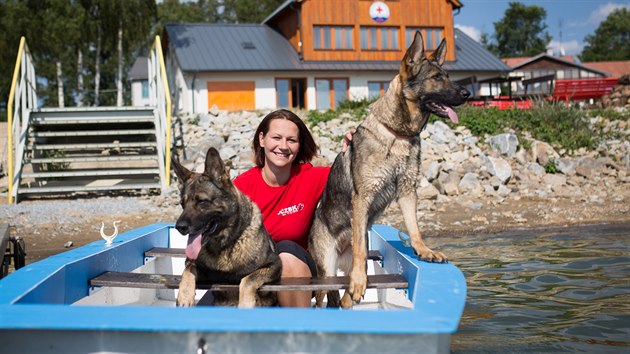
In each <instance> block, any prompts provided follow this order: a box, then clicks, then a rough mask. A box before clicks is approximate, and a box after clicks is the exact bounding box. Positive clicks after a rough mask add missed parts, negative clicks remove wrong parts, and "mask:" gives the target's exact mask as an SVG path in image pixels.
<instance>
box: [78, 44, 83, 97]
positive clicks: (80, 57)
mask: <svg viewBox="0 0 630 354" xmlns="http://www.w3.org/2000/svg"><path fill="white" fill-rule="evenodd" d="M77 107H83V52H82V51H81V48H79V49H77Z"/></svg>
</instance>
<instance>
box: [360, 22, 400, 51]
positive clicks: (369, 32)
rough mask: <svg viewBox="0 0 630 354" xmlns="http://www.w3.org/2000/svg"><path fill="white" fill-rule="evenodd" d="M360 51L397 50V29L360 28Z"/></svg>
mask: <svg viewBox="0 0 630 354" xmlns="http://www.w3.org/2000/svg"><path fill="white" fill-rule="evenodd" d="M360 37H361V38H360V39H361V49H368V50H397V49H399V46H398V42H399V41H398V37H399V36H398V28H397V27H367V26H366V27H361V35H360Z"/></svg>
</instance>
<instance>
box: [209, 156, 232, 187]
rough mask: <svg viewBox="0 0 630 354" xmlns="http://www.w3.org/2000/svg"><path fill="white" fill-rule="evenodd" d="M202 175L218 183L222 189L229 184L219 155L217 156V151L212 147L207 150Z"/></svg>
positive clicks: (228, 178) (228, 177)
mask: <svg viewBox="0 0 630 354" xmlns="http://www.w3.org/2000/svg"><path fill="white" fill-rule="evenodd" d="M203 174H204V175H206V176H208V177H210V178H211V179H213V180H214V181H216V182H218V183H219V184H221V185H222V186H223V187H227V186H228V184H229V183H230V174H229V173H227V171H226V170H225V165H224V164H223V160H222V159H221V155H219V152H218V151H217V149H215V148H213V147H211V148H210V149H208V153H207V154H206V167H205V170H204V172H203Z"/></svg>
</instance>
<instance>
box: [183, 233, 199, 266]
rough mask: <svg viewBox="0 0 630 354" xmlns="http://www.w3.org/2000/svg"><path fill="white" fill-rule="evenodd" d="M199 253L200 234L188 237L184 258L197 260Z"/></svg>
mask: <svg viewBox="0 0 630 354" xmlns="http://www.w3.org/2000/svg"><path fill="white" fill-rule="evenodd" d="M200 251H201V233H198V234H196V235H189V236H188V246H186V258H190V259H193V260H194V259H197V256H199V252H200Z"/></svg>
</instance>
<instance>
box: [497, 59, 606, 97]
mask: <svg viewBox="0 0 630 354" xmlns="http://www.w3.org/2000/svg"><path fill="white" fill-rule="evenodd" d="M502 60H503V62H505V63H506V64H507V65H508V66H509V67H510V68H512V72H511V73H510V77H512V78H515V79H520V80H512V81H511V90H512V93H513V94H516V95H531V94H543V95H548V94H550V93H551V91H552V90H553V83H554V82H555V80H569V79H592V78H604V77H608V76H609V74H608V73H606V72H605V71H602V70H599V69H597V68H594V67H590V66H586V65H585V64H581V63H579V62H577V61H576V60H575V59H574V58H573V57H572V56H562V57H555V56H552V55H549V54H547V53H541V54H538V55H536V56H534V57H531V58H504V59H502Z"/></svg>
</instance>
